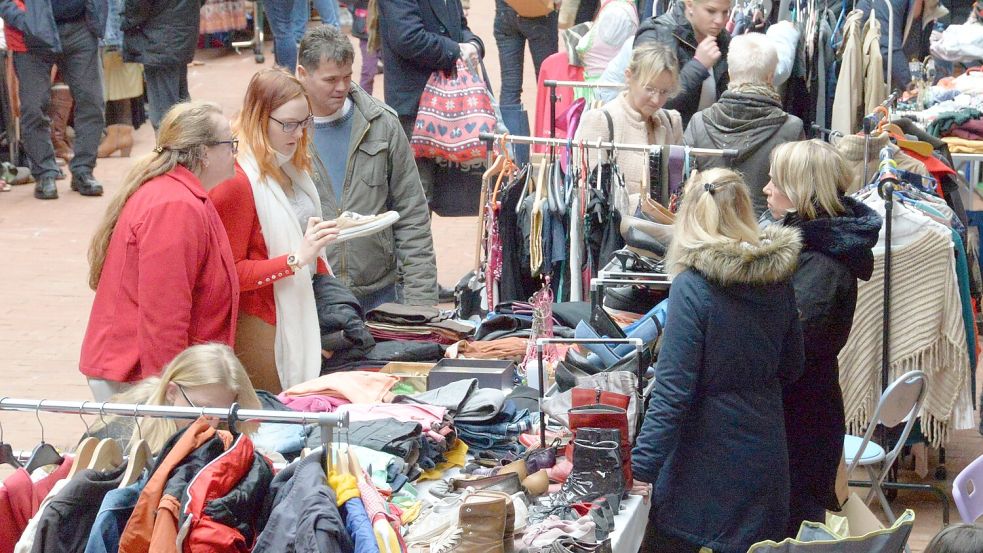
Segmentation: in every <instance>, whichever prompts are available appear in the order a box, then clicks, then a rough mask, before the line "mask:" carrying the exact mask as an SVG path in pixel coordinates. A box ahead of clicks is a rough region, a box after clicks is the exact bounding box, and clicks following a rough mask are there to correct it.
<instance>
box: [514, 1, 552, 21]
mask: <svg viewBox="0 0 983 553" xmlns="http://www.w3.org/2000/svg"><path fill="white" fill-rule="evenodd" d="M505 3H506V4H508V5H509V6H510V7H511V8H512V9H513V10H515V13H517V14H519V16H520V17H530V18H532V17H543V16H546V15H549V14H551V13H553V10H554V9H555V7H554V4H553V0H505Z"/></svg>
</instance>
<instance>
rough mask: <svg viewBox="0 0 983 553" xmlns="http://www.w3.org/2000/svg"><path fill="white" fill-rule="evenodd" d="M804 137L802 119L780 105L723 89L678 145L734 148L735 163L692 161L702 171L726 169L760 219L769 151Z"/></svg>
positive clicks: (765, 204)
mask: <svg viewBox="0 0 983 553" xmlns="http://www.w3.org/2000/svg"><path fill="white" fill-rule="evenodd" d="M803 138H805V133H804V132H803V131H802V120H801V119H799V118H798V117H796V116H794V115H789V114H787V113H785V112H784V111H782V104H781V102H780V101H778V100H775V99H772V98H769V97H768V96H764V95H761V94H751V93H741V92H734V91H730V90H728V91H727V92H724V94H723V96H721V97H720V100H719V101H717V103H716V104H714V105H712V106H710V107H708V108H707V109H705V110H703V111H701V112H699V113H697V114H696V115H695V116H694V117H693V118H692V119H690V121H689V125H687V127H686V133H685V134H684V135H683V142H684V143H685V144H686V145H687V146H692V147H694V148H722V149H726V148H733V149H736V150H737V152H738V153H737V157H735V158H723V157H720V156H710V157H700V158H697V167H698V168H699V169H700V170H701V171H702V170H706V169H710V168H713V167H727V168H730V169H733V170H735V171H737V172H738V173H740V174H741V175H742V176H743V177H744V182H746V183H747V186H748V189H749V191H750V192H751V202H752V203H753V204H754V213H755V215H760V214H761V213H762V212H763V211H764V210H765V209H767V208H768V199H767V198H766V197H765V195H764V192H763V191H762V189H763V188H764V187H765V185H766V184H768V168H769V166H770V165H771V159H770V156H771V151H772V150H773V149H774V148H775V146H778V145H779V144H783V143H785V142H791V141H793V140H802V139H803Z"/></svg>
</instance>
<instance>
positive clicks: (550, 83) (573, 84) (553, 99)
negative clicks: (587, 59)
mask: <svg viewBox="0 0 983 553" xmlns="http://www.w3.org/2000/svg"><path fill="white" fill-rule="evenodd" d="M543 86H545V87H547V88H549V89H550V136H549V137H550V138H556V103H557V102H558V101H560V98H559V97H558V96H557V95H556V87H558V86H563V87H567V88H586V89H597V88H624V87H625V85H623V84H620V83H585V82H583V81H557V80H553V79H547V80H545V81H543ZM571 138H572V137H571ZM555 158H556V147H555V146H553V147H551V148H550V161H552V160H554V159H555Z"/></svg>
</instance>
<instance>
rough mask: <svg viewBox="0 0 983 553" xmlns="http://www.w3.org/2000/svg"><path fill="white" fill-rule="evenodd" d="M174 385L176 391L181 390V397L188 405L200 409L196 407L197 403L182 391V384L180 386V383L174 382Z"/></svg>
mask: <svg viewBox="0 0 983 553" xmlns="http://www.w3.org/2000/svg"><path fill="white" fill-rule="evenodd" d="M174 385H175V386H177V391H179V392H181V397H183V398H184V401H186V402H188V405H190V406H191V407H194V408H195V409H201V407H198V406H197V405H195V402H193V401H191V398H189V397H188V394H187V392H185V391H184V386H182V385H180V384H178V383H176V382H175V383H174Z"/></svg>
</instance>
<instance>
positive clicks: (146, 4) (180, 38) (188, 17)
mask: <svg viewBox="0 0 983 553" xmlns="http://www.w3.org/2000/svg"><path fill="white" fill-rule="evenodd" d="M204 3H205V0H126V3H125V4H124V6H123V20H122V23H121V24H120V29H122V31H123V59H124V60H125V61H130V62H135V63H142V64H144V65H150V66H166V65H186V64H189V63H191V61H192V60H194V59H195V48H197V46H198V26H199V23H200V20H201V6H202V5H203V4H204Z"/></svg>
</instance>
